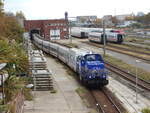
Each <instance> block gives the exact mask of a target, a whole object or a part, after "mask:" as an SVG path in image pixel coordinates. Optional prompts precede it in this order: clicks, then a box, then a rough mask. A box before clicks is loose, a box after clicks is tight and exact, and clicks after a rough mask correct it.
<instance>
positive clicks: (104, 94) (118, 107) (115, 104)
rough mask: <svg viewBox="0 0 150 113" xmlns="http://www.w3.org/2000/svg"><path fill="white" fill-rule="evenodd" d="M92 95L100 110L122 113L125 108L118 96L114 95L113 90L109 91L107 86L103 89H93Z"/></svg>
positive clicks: (105, 112)
mask: <svg viewBox="0 0 150 113" xmlns="http://www.w3.org/2000/svg"><path fill="white" fill-rule="evenodd" d="M90 92H91V95H92V96H93V98H94V99H95V102H96V103H97V108H98V110H99V112H102V113H122V112H124V111H126V110H125V108H124V107H123V106H122V104H121V103H120V101H119V100H118V99H116V97H113V96H112V93H111V92H108V89H107V88H102V89H101V90H91V91H90Z"/></svg>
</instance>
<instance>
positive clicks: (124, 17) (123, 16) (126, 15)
mask: <svg viewBox="0 0 150 113" xmlns="http://www.w3.org/2000/svg"><path fill="white" fill-rule="evenodd" d="M133 16H134V14H133V13H132V14H124V15H116V19H117V20H119V21H124V20H125V19H126V18H128V17H133Z"/></svg>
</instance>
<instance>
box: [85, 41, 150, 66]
mask: <svg viewBox="0 0 150 113" xmlns="http://www.w3.org/2000/svg"><path fill="white" fill-rule="evenodd" d="M82 42H83V41H82ZM83 43H86V44H89V45H92V46H96V47H100V48H102V46H101V45H98V44H96V43H92V42H85V41H84V42H83ZM107 49H108V50H111V51H115V52H118V53H121V54H125V55H128V56H132V57H135V58H138V59H141V60H143V61H145V62H147V63H150V59H147V58H143V57H140V56H137V55H133V54H130V53H127V52H126V53H125V52H123V51H120V50H119V49H118V50H117V49H113V48H110V47H109V48H107ZM145 55H149V54H146V53H145Z"/></svg>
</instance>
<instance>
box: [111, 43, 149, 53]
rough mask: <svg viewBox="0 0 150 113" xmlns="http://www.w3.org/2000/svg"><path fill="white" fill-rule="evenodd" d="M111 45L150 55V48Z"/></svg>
mask: <svg viewBox="0 0 150 113" xmlns="http://www.w3.org/2000/svg"><path fill="white" fill-rule="evenodd" d="M109 45H112V46H115V47H120V48H124V49H129V50H134V51H137V52H144V53H150V48H146V47H139V46H135V45H130V44H121V45H118V44H109Z"/></svg>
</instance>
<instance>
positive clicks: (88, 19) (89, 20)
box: [76, 16, 97, 24]
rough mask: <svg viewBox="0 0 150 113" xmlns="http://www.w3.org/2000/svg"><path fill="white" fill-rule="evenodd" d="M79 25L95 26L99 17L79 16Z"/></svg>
mask: <svg viewBox="0 0 150 113" xmlns="http://www.w3.org/2000/svg"><path fill="white" fill-rule="evenodd" d="M76 18H77V19H76V20H77V23H85V24H90V23H91V24H93V23H94V22H95V21H96V19H97V16H77V17H76Z"/></svg>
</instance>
